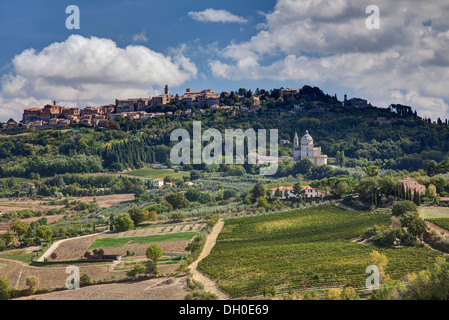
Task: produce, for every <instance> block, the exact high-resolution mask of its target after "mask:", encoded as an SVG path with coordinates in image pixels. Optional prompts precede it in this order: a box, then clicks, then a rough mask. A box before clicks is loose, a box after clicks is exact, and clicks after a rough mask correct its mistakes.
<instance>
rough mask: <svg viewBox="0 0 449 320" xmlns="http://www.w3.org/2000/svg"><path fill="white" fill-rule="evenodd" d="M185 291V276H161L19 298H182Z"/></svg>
mask: <svg viewBox="0 0 449 320" xmlns="http://www.w3.org/2000/svg"><path fill="white" fill-rule="evenodd" d="M187 293H189V289H188V287H187V285H186V277H179V278H173V277H170V278H167V277H161V278H155V279H151V280H145V281H138V282H126V283H113V284H103V285H95V286H89V287H85V288H81V289H79V290H64V291H59V292H53V293H48V294H43V295H36V296H31V297H24V298H21V300H183V299H184V297H185V296H186V294H187Z"/></svg>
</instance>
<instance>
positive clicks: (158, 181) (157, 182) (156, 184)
mask: <svg viewBox="0 0 449 320" xmlns="http://www.w3.org/2000/svg"><path fill="white" fill-rule="evenodd" d="M151 186H152V187H153V188H162V187H163V186H164V180H162V179H154V180H151Z"/></svg>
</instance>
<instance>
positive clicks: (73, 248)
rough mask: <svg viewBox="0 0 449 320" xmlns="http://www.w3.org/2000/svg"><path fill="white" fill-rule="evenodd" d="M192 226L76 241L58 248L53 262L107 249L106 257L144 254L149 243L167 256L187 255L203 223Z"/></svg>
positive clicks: (124, 233) (64, 243) (109, 235)
mask: <svg viewBox="0 0 449 320" xmlns="http://www.w3.org/2000/svg"><path fill="white" fill-rule="evenodd" d="M190 226H193V225H190ZM190 226H189V225H184V226H183V225H174V226H168V227H167V226H166V227H157V228H146V229H138V230H133V231H127V232H121V233H104V234H100V235H94V236H89V237H83V238H74V239H71V240H68V241H64V242H62V243H61V244H60V245H59V246H58V247H57V248H56V250H55V251H54V253H55V254H56V259H54V261H64V260H74V259H84V253H85V252H86V251H88V250H93V249H104V252H105V254H118V255H122V256H123V255H125V254H126V252H127V251H130V252H135V253H136V254H139V255H144V254H145V251H146V249H147V248H148V246H149V244H150V243H158V245H159V246H160V247H161V248H162V250H163V251H164V253H186V251H185V248H186V246H187V244H188V243H189V241H190V240H191V239H192V238H193V237H194V236H195V234H196V233H197V232H198V231H200V230H201V228H202V227H203V224H202V223H196V224H195V226H194V227H193V228H192V230H190V229H191V228H190Z"/></svg>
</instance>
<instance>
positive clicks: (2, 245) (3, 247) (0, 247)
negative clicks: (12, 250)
mask: <svg viewBox="0 0 449 320" xmlns="http://www.w3.org/2000/svg"><path fill="white" fill-rule="evenodd" d="M4 250H6V243H5V241H4V240H3V239H1V238H0V251H4Z"/></svg>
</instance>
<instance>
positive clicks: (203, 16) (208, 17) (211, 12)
mask: <svg viewBox="0 0 449 320" xmlns="http://www.w3.org/2000/svg"><path fill="white" fill-rule="evenodd" d="M188 15H189V17H191V18H192V19H194V20H197V21H201V22H223V23H227V22H229V23H247V22H248V20H247V19H245V18H243V17H239V16H236V15H234V14H232V13H230V12H229V11H226V10H215V9H212V8H210V9H206V10H204V11H200V12H194V11H191V12H189V13H188Z"/></svg>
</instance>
